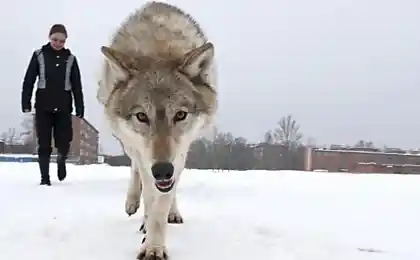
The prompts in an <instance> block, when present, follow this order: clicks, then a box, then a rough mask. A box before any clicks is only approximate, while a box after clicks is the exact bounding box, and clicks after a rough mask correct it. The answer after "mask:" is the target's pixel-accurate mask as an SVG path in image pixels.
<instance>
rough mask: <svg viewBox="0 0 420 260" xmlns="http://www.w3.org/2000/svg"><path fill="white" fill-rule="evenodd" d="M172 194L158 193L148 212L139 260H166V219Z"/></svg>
mask: <svg viewBox="0 0 420 260" xmlns="http://www.w3.org/2000/svg"><path fill="white" fill-rule="evenodd" d="M172 199H173V194H172V192H169V193H167V194H158V195H157V196H155V199H154V201H153V205H152V207H151V209H150V211H149V212H148V216H147V221H146V228H147V234H146V237H145V241H144V243H143V245H142V248H141V250H140V253H139V254H138V256H137V259H139V260H166V259H168V253H167V249H166V244H165V238H166V229H167V220H168V214H169V209H170V207H171V204H172Z"/></svg>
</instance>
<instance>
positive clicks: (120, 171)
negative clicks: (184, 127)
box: [0, 163, 420, 260]
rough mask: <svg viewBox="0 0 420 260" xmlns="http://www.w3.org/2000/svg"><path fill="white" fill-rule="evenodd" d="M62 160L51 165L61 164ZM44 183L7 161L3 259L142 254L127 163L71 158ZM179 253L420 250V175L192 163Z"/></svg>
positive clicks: (361, 255)
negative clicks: (128, 196) (217, 168)
mask: <svg viewBox="0 0 420 260" xmlns="http://www.w3.org/2000/svg"><path fill="white" fill-rule="evenodd" d="M55 169H56V168H55V165H53V164H52V166H51V171H52V172H53V173H55ZM68 171H69V177H68V179H66V181H65V182H63V183H58V182H57V181H55V180H56V176H55V174H52V177H53V186H51V187H39V186H38V185H37V184H38V181H39V176H38V169H37V167H36V164H33V163H0V206H1V207H0V209H1V211H0V212H1V214H0V259H2V260H23V259H31V260H70V259H71V260H74V259H77V260H99V259H100V260H134V259H135V258H136V255H137V252H138V250H139V248H140V242H141V239H142V235H141V234H140V232H139V231H138V229H139V227H140V220H141V212H142V209H141V210H140V211H139V212H138V213H137V214H136V215H134V216H132V217H130V218H129V217H127V216H126V214H125V212H124V200H125V192H126V187H127V184H128V182H127V180H128V176H129V169H128V168H126V167H109V166H105V165H93V166H74V165H69V170H68ZM182 177H183V178H182V181H181V184H180V188H179V190H178V191H179V193H178V194H179V200H178V202H179V206H180V210H181V213H182V214H183V217H184V220H185V223H184V224H182V225H170V227H169V229H168V243H167V245H168V250H169V254H170V258H171V260H215V259H218V260H225V259H226V260H228V259H241V260H251V259H252V260H256V259H257V260H258V259H264V260H332V259H335V260H359V259H360V260H364V259H372V260H377V259H381V260H382V259H384V260H385V259H387V260H388V259H404V260H416V259H420V247H419V245H420V203H419V201H420V176H401V175H351V174H338V173H337V174H334V173H314V172H307V173H304V172H286V171H280V172H264V171H248V172H223V173H220V172H219V173H215V172H212V171H197V170H187V171H185V172H184V175H183V176H182Z"/></svg>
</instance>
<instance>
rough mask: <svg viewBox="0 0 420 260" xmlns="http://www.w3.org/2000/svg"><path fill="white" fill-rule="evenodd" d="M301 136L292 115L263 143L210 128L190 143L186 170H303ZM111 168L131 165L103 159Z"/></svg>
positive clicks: (123, 160) (126, 160)
mask: <svg viewBox="0 0 420 260" xmlns="http://www.w3.org/2000/svg"><path fill="white" fill-rule="evenodd" d="M302 138H303V134H302V133H301V132H300V126H299V124H298V123H297V122H296V120H295V119H293V117H292V116H291V115H288V116H285V117H283V118H281V119H280V120H279V122H278V123H277V126H276V127H275V128H274V129H273V130H269V131H267V133H266V134H265V135H264V138H263V141H262V142H259V143H257V144H255V143H249V142H248V140H247V139H246V138H244V137H240V136H239V137H237V136H234V135H233V134H232V133H230V132H226V133H225V132H220V131H218V130H217V129H216V128H214V129H213V135H212V137H211V138H204V137H203V138H200V139H198V140H196V141H195V142H193V143H192V144H191V147H190V150H189V153H188V157H187V162H186V167H187V168H192V169H221V170H251V169H264V170H281V169H283V170H287V169H289V170H302V169H303V167H304V149H303V148H304V146H303V144H302ZM105 162H106V163H108V164H110V165H115V166H118V165H130V159H129V158H128V156H126V155H121V156H112V157H108V158H106V159H105Z"/></svg>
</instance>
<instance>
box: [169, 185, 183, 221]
mask: <svg viewBox="0 0 420 260" xmlns="http://www.w3.org/2000/svg"><path fill="white" fill-rule="evenodd" d="M174 192H176V190H175V191H174ZM176 197H177V196H176V194H175V195H174V198H173V201H172V204H171V209H170V210H169V215H168V223H171V224H182V223H184V219H183V218H182V216H181V213H180V212H179V209H178V204H177V202H176Z"/></svg>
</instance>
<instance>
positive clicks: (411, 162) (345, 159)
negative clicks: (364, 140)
mask: <svg viewBox="0 0 420 260" xmlns="http://www.w3.org/2000/svg"><path fill="white" fill-rule="evenodd" d="M305 169H306V170H309V171H313V170H327V171H330V172H340V171H341V172H354V173H402V174H420V155H418V154H411V153H406V152H382V151H379V150H370V151H369V150H368V151H363V150H355V149H351V150H333V149H310V148H308V149H307V151H306V160H305Z"/></svg>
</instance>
